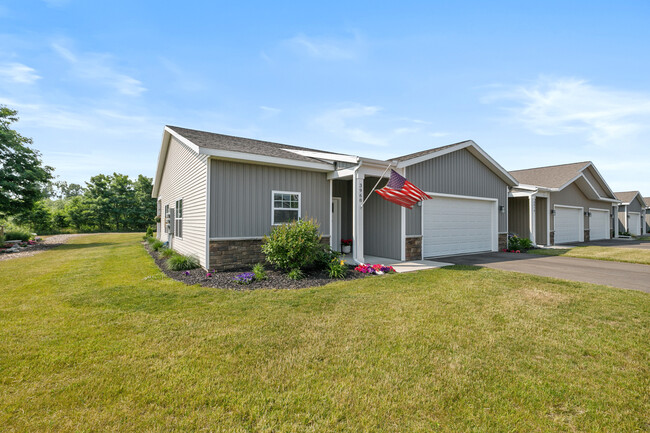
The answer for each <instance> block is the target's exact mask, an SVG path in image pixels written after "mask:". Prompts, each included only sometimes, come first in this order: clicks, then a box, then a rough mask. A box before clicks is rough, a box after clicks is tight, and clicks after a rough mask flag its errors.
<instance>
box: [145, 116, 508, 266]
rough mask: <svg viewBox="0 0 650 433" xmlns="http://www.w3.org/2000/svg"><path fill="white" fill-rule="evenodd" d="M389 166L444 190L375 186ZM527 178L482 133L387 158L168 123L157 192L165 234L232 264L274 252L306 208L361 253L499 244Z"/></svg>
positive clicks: (333, 241) (406, 255)
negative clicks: (389, 195) (277, 237)
mask: <svg viewBox="0 0 650 433" xmlns="http://www.w3.org/2000/svg"><path fill="white" fill-rule="evenodd" d="M389 168H392V169H394V170H395V171H397V172H398V173H400V174H402V175H403V176H405V177H406V178H408V179H409V180H410V181H411V182H413V183H414V184H415V185H417V186H418V187H420V188H421V189H423V190H424V191H426V192H428V193H430V195H432V196H433V197H434V198H433V199H432V200H426V201H424V202H420V203H418V205H417V206H415V207H414V208H413V209H412V210H409V209H405V208H402V207H400V206H397V205H395V204H393V203H390V202H388V201H386V200H384V199H382V198H381V197H380V196H379V195H378V194H374V193H372V194H371V191H372V189H373V187H374V186H375V185H377V188H381V187H383V186H384V185H385V183H386V181H387V179H388V177H389V175H390V170H389ZM516 184H517V183H516V181H515V180H514V178H513V177H512V176H511V175H510V174H508V172H507V171H506V170H504V169H503V168H502V167H501V166H500V165H499V164H497V163H496V162H495V161H494V160H493V159H492V158H491V157H490V156H489V155H487V154H486V153H485V152H484V151H483V150H482V149H481V148H480V147H479V146H478V145H476V143H474V142H473V141H465V142H462V143H457V144H453V145H449V146H444V147H440V148H436V149H430V150H426V151H423V152H418V153H414V154H411V155H406V156H403V157H399V158H395V159H393V160H390V161H381V160H377V159H372V158H365V157H360V156H355V155H341V154H334V153H329V152H324V151H319V150H314V149H308V148H304V147H296V146H289V145H285V144H278V143H270V142H265V141H259V140H252V139H247V138H239V137H232V136H227V135H222V134H214V133H209V132H203V131H196V130H191V129H185V128H179V127H176V126H166V127H165V129H164V133H163V140H162V145H161V149H160V154H159V157H158V166H157V170H156V177H155V181H154V188H153V192H152V196H153V197H155V198H157V200H158V212H159V215H160V216H161V222H160V224H159V230H158V237H159V239H161V240H163V241H165V242H169V245H170V247H171V248H173V249H175V250H177V251H178V252H180V253H183V254H188V255H195V256H196V257H197V258H198V259H199V261H200V263H201V266H203V267H205V268H210V269H213V268H214V269H218V270H226V269H236V268H239V267H242V266H248V265H251V264H254V263H256V262H261V261H263V260H264V257H263V255H262V253H261V251H260V247H261V243H262V237H263V236H264V235H268V234H269V233H270V232H271V229H272V228H273V226H274V225H278V224H282V223H286V222H289V221H292V220H295V219H297V218H313V219H315V220H316V221H317V222H318V224H319V225H320V233H321V235H322V237H323V239H324V241H325V242H328V243H329V244H330V246H331V247H332V249H334V250H340V240H341V238H351V239H353V248H352V254H353V258H354V259H355V260H356V261H358V262H364V261H365V257H366V256H375V257H381V258H392V259H398V260H412V259H420V258H422V257H435V256H443V255H450V254H461V253H469V252H478V251H496V250H497V249H498V248H499V245H501V246H504V245H505V242H506V237H507V232H508V219H507V206H508V189H509V188H510V187H513V186H515V185H516ZM366 199H367V200H366ZM364 200H366V201H365V203H364Z"/></svg>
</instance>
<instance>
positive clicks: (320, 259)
mask: <svg viewBox="0 0 650 433" xmlns="http://www.w3.org/2000/svg"><path fill="white" fill-rule="evenodd" d="M321 245H322V244H321ZM340 255H341V253H339V252H337V251H333V250H332V249H331V248H330V247H329V245H322V247H321V249H320V250H319V251H318V252H317V253H316V257H315V259H314V263H312V265H311V267H313V268H314V269H319V270H320V269H328V268H329V265H330V263H332V261H333V260H338V258H339V256H340Z"/></svg>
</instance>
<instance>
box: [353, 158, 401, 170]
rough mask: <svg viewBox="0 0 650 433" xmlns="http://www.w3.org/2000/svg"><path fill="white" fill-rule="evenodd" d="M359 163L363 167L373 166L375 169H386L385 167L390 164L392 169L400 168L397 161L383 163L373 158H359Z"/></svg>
mask: <svg viewBox="0 0 650 433" xmlns="http://www.w3.org/2000/svg"><path fill="white" fill-rule="evenodd" d="M359 161H360V162H363V165H364V166H375V167H384V168H386V166H388V164H390V165H391V166H392V167H395V168H398V167H399V168H401V166H400V164H399V163H398V162H397V161H395V160H392V159H390V160H387V161H384V160H382V159H373V158H366V157H360V158H359Z"/></svg>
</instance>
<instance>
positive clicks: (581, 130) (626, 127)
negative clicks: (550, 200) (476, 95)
mask: <svg viewBox="0 0 650 433" xmlns="http://www.w3.org/2000/svg"><path fill="white" fill-rule="evenodd" d="M498 101H511V102H513V103H514V105H513V106H508V107H507V109H508V111H509V112H510V113H511V115H512V120H514V121H516V122H518V123H520V124H522V125H524V126H525V127H526V128H528V129H529V130H531V131H533V132H534V133H536V134H540V135H562V134H582V135H585V136H586V138H587V140H589V141H590V142H592V143H594V144H597V145H599V146H608V145H611V144H620V143H621V142H622V141H623V140H630V139H633V138H635V137H637V136H638V135H639V134H640V133H641V131H643V130H647V129H648V125H650V96H649V95H646V94H642V93H638V92H630V91H623V90H612V89H606V88H602V87H597V86H594V85H592V84H590V83H589V82H587V81H585V80H579V79H574V78H558V79H550V78H545V77H542V78H540V79H539V80H537V82H535V83H533V84H531V85H528V86H517V87H510V88H504V89H503V90H502V91H493V92H492V93H491V94H489V95H488V96H487V97H485V98H484V99H483V102H486V103H493V102H498Z"/></svg>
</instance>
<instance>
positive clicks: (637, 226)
mask: <svg viewBox="0 0 650 433" xmlns="http://www.w3.org/2000/svg"><path fill="white" fill-rule="evenodd" d="M628 214H629V216H630V218H628V224H627V225H628V227H629V230H628V231H629V232H630V234H633V235H635V236H639V235H640V234H641V214H640V213H639V212H629V213H628Z"/></svg>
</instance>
